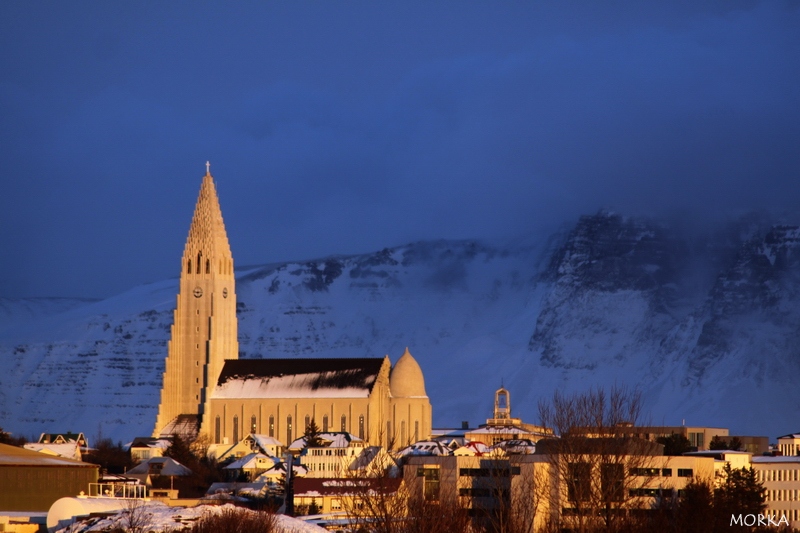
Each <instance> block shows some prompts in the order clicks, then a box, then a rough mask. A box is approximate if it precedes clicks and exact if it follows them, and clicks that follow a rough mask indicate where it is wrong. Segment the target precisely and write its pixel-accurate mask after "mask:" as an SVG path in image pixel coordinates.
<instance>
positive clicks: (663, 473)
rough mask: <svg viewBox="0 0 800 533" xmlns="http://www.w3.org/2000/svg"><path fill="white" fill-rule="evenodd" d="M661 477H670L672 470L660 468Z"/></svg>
mask: <svg viewBox="0 0 800 533" xmlns="http://www.w3.org/2000/svg"><path fill="white" fill-rule="evenodd" d="M661 477H672V469H671V468H662V469H661Z"/></svg>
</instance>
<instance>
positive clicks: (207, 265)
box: [206, 259, 211, 274]
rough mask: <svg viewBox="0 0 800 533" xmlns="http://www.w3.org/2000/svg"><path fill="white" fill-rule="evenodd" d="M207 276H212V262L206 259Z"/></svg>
mask: <svg viewBox="0 0 800 533" xmlns="http://www.w3.org/2000/svg"><path fill="white" fill-rule="evenodd" d="M206 274H211V261H209V260H208V259H206Z"/></svg>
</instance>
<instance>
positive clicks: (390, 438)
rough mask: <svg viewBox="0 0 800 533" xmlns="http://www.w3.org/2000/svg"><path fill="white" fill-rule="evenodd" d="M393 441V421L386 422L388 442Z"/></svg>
mask: <svg viewBox="0 0 800 533" xmlns="http://www.w3.org/2000/svg"><path fill="white" fill-rule="evenodd" d="M390 442H392V422H391V421H389V422H386V444H389V443H390Z"/></svg>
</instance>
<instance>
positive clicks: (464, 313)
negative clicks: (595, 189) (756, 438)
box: [0, 211, 800, 440]
mask: <svg viewBox="0 0 800 533" xmlns="http://www.w3.org/2000/svg"><path fill="white" fill-rule="evenodd" d="M745 226H747V223H745V222H742V221H741V220H740V221H735V222H734V223H732V224H730V225H728V226H727V227H726V228H724V230H725V231H723V232H722V233H720V234H719V235H717V236H712V237H706V238H704V239H705V240H703V239H700V240H698V239H689V238H686V237H685V236H684V235H682V234H681V233H680V232H678V231H676V230H675V229H674V228H673V227H671V226H670V225H669V224H666V223H664V222H662V221H656V220H653V219H646V218H642V217H625V216H622V215H620V214H616V213H613V212H610V211H599V212H598V213H596V214H594V215H587V216H584V217H581V218H580V219H579V220H578V221H577V222H576V223H575V225H574V226H573V227H572V228H571V229H569V230H567V231H564V232H563V233H558V234H554V235H551V234H548V235H540V236H539V237H534V238H526V239H523V240H522V242H524V244H522V245H520V244H519V242H520V241H518V243H517V244H508V243H503V244H502V245H496V244H492V243H489V242H485V241H479V240H472V239H464V240H458V241H448V240H437V241H417V242H415V243H410V244H406V245H401V246H395V247H392V248H384V249H382V250H379V251H376V252H374V253H364V254H352V255H332V256H328V257H325V258H321V259H314V260H308V261H300V262H286V263H270V264H265V265H258V266H248V267H247V268H237V269H236V278H237V289H236V292H237V297H238V302H237V315H238V317H239V345H240V352H241V353H240V357H243V358H257V357H365V356H372V357H381V356H383V355H384V354H388V355H390V357H391V358H392V360H393V361H394V360H396V359H397V358H399V357H400V355H401V354H402V353H403V350H404V349H405V347H406V346H408V347H410V348H411V351H412V353H413V354H414V356H415V358H416V359H417V360H418V361H419V363H420V365H421V367H422V369H423V371H424V373H425V378H426V386H427V390H428V395H429V396H430V397H431V401H432V404H433V409H434V424H435V425H437V426H454V425H458V424H459V422H461V421H462V420H468V421H469V422H471V423H472V424H473V425H476V424H478V423H481V422H482V421H483V419H484V418H488V417H489V416H490V413H491V402H492V398H493V396H492V394H493V392H494V390H495V389H496V388H497V387H498V386H499V385H500V382H501V381H503V382H504V383H505V386H506V388H508V389H509V390H510V391H511V395H512V397H513V399H514V403H513V408H514V414H515V416H521V417H522V418H524V419H528V420H531V421H535V419H536V407H537V403H538V401H539V399H541V398H547V397H549V396H550V395H552V392H553V391H554V390H555V389H560V390H562V391H566V392H570V391H580V390H586V389H587V388H589V387H591V386H603V387H608V386H610V385H612V384H615V383H616V384H619V383H624V384H627V385H630V386H636V387H639V388H641V389H642V391H643V394H644V398H645V402H646V407H647V408H648V409H649V410H650V412H651V417H652V418H653V420H654V421H656V422H657V423H664V424H669V425H679V423H680V421H681V420H683V419H686V420H687V421H688V422H689V423H690V424H692V425H711V426H723V427H729V428H730V429H731V431H732V433H739V434H745V433H758V434H766V435H769V436H770V437H775V436H777V435H779V434H783V433H786V432H790V431H794V430H795V429H796V428H794V427H793V426H792V424H793V423H796V422H795V420H796V417H795V416H794V413H796V412H798V409H799V408H800V400H793V399H792V398H793V395H792V394H791V392H792V391H793V390H795V387H794V383H793V380H794V379H796V377H797V376H798V375H800V349H799V348H796V346H800V343H797V342H796V341H797V340H800V339H798V338H797V337H798V332H800V311H795V309H800V305H797V304H800V277H798V274H799V273H800V259H798V258H800V253H798V249H800V230H798V229H797V227H796V226H790V225H783V226H774V227H769V228H768V229H767V227H766V226H765V224H764V223H763V221H762V222H759V223H758V224H751V225H750V226H749V227H750V228H751V229H750V230H749V231H744V230H742V229H741V228H742V227H745ZM752 227H758V228H759V229H758V230H757V231H753V230H752ZM177 290H178V280H177V279H170V280H165V281H161V282H156V283H152V284H148V285H143V286H140V287H136V288H134V289H131V290H130V291H127V292H125V293H122V294H120V295H117V296H114V297H112V298H107V299H104V300H100V301H86V302H80V301H78V300H77V299H65V301H63V302H61V303H58V302H56V301H55V300H54V302H46V303H44V304H43V305H40V306H39V307H41V310H40V311H36V312H34V311H30V309H31V306H30V305H28V307H24V306H22V305H21V304H19V303H15V302H14V301H12V300H3V299H0V317H11V319H10V320H5V318H4V319H3V321H2V325H0V354H2V356H0V420H2V421H3V422H2V424H1V425H2V426H3V427H4V429H6V430H10V431H13V432H16V433H23V434H34V433H35V434H38V433H40V432H44V431H64V430H80V431H83V432H85V433H87V434H89V435H92V434H93V433H102V434H103V435H106V436H111V437H113V438H118V439H123V440H125V439H132V438H133V437H135V436H139V435H147V434H149V432H150V430H151V429H152V424H153V420H154V419H155V413H156V409H157V405H158V394H159V390H160V385H161V373H162V372H163V367H164V358H165V357H166V343H167V340H168V337H169V327H170V324H171V323H172V309H173V308H174V305H175V295H176V294H177ZM67 300H69V301H67ZM736 302H738V303H736ZM734 303H736V305H734ZM756 303H757V304H758V305H756ZM59 306H60V307H59ZM34 307H35V306H34ZM3 313H4V314H3ZM776 406H777V407H776ZM64 425H66V426H68V427H62V426H64ZM55 426H57V427H55ZM87 426H88V427H87Z"/></svg>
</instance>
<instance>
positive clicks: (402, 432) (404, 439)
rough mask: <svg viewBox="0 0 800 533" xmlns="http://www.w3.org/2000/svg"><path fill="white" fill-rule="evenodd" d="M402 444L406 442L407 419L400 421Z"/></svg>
mask: <svg viewBox="0 0 800 533" xmlns="http://www.w3.org/2000/svg"><path fill="white" fill-rule="evenodd" d="M400 444H402V445H405V444H406V421H405V420H403V421H402V422H400Z"/></svg>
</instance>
